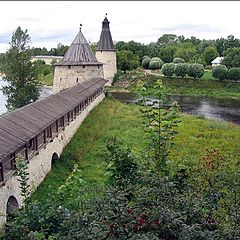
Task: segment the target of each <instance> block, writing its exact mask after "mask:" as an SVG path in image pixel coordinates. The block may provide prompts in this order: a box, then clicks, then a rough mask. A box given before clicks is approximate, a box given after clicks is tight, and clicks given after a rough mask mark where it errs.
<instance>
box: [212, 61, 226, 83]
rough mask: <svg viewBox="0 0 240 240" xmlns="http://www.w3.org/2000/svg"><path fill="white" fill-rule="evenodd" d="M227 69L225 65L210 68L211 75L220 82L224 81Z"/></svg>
mask: <svg viewBox="0 0 240 240" xmlns="http://www.w3.org/2000/svg"><path fill="white" fill-rule="evenodd" d="M227 71H228V70H227V67H226V66H225V65H221V64H219V65H218V66H216V67H213V68H212V75H213V77H215V78H218V79H219V80H220V81H222V80H224V79H225V78H226V77H227Z"/></svg>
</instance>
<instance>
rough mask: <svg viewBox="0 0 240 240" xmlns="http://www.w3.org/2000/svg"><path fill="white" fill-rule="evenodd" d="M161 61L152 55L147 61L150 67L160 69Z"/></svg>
mask: <svg viewBox="0 0 240 240" xmlns="http://www.w3.org/2000/svg"><path fill="white" fill-rule="evenodd" d="M162 65H163V61H162V60H161V58H159V57H153V58H152V59H151V61H150V63H149V68H150V69H161V67H162Z"/></svg>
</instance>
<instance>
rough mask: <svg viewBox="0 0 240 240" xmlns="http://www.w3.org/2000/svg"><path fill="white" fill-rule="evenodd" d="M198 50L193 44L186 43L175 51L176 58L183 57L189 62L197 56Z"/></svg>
mask: <svg viewBox="0 0 240 240" xmlns="http://www.w3.org/2000/svg"><path fill="white" fill-rule="evenodd" d="M196 54H197V50H196V48H195V47H193V46H192V45H191V44H190V45H189V44H187V45H186V44H185V45H182V46H180V47H178V48H177V50H176V52H175V53H174V58H182V59H184V60H185V61H186V62H189V61H190V60H191V59H193V58H194V56H196Z"/></svg>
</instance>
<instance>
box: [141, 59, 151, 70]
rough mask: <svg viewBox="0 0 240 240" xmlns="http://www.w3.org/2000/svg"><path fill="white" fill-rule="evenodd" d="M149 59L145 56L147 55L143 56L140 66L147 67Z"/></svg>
mask: <svg viewBox="0 0 240 240" xmlns="http://www.w3.org/2000/svg"><path fill="white" fill-rule="evenodd" d="M150 61H151V58H150V57H147V56H146V57H144V58H143V60H142V67H143V68H144V69H148V67H149V63H150Z"/></svg>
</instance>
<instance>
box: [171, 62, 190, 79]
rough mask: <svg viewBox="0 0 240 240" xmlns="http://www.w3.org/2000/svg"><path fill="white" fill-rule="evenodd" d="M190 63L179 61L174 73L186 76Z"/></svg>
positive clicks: (178, 75)
mask: <svg viewBox="0 0 240 240" xmlns="http://www.w3.org/2000/svg"><path fill="white" fill-rule="evenodd" d="M187 70H188V64H187V63H178V64H176V65H175V68H174V73H175V74H176V76H177V77H182V78H184V77H185V76H186V75H187Z"/></svg>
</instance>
